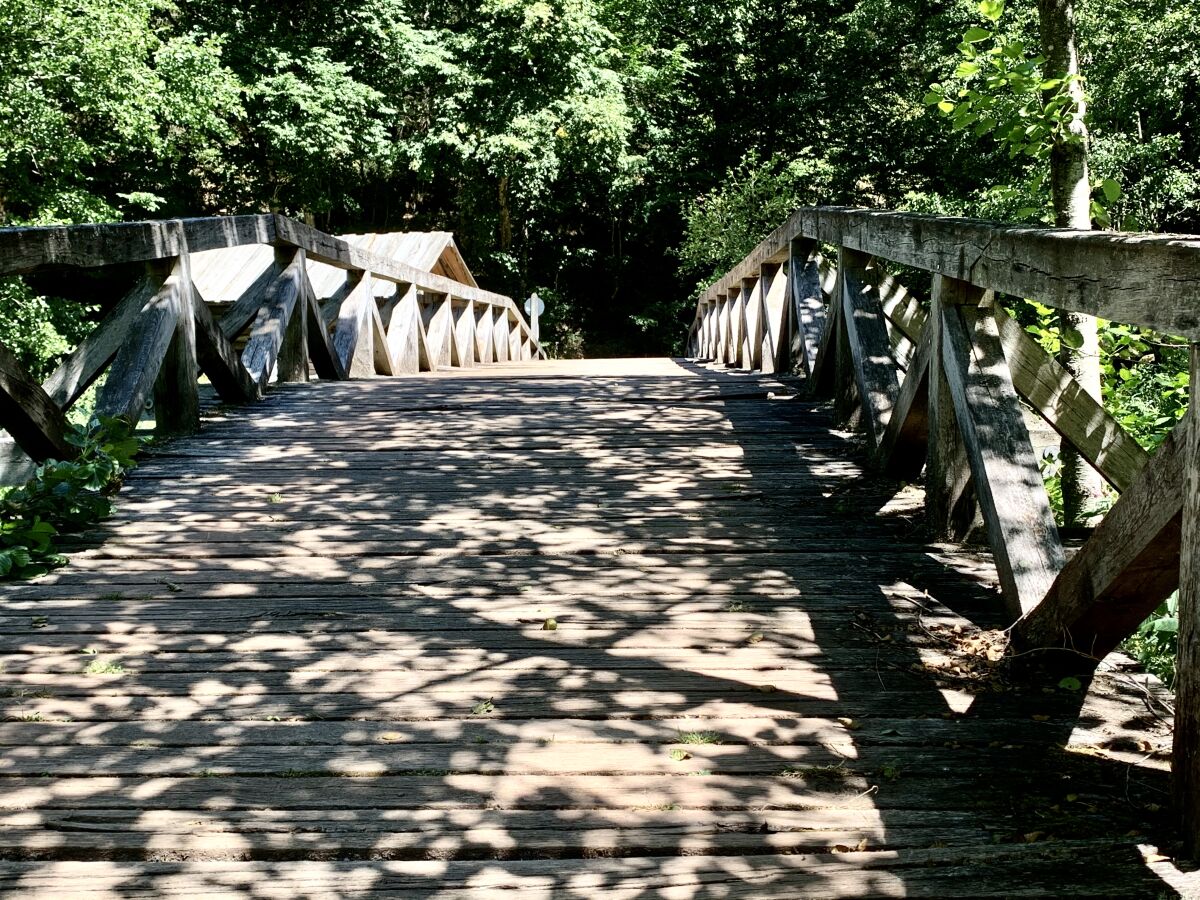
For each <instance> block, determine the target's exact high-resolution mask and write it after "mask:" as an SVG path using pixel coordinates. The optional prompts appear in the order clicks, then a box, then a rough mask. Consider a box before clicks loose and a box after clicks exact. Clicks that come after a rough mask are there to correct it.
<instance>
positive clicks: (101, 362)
mask: <svg viewBox="0 0 1200 900" xmlns="http://www.w3.org/2000/svg"><path fill="white" fill-rule="evenodd" d="M161 283H162V282H161V280H155V279H153V278H149V277H147V278H143V279H141V280H139V281H138V283H137V285H136V286H135V287H134V288H133V290H131V291H130V292H129V293H128V294H126V295H125V296H124V297H123V298H122V299H121V301H120V302H119V303H118V304H117V305H116V306H114V307H113V309H112V311H111V312H110V313H109V314H108V315H107V316H105V317H104V320H103V321H102V322H101V323H100V324H99V325H97V326H96V327H95V328H94V329H92V331H91V332H90V333H89V334H88V336H87V337H85V338H84V339H83V341H81V342H80V344H79V346H78V347H76V348H75V349H74V350H73V351H72V352H71V353H70V354H69V355H68V356H67V358H66V359H64V360H63V361H62V362H61V363H60V364H59V366H58V368H57V369H55V370H54V374H52V375H51V376H50V377H49V378H47V379H46V381H45V383H44V384H43V385H42V387H43V388H44V389H45V391H46V393H47V394H49V395H50V399H52V400H53V401H54V402H55V403H56V404H58V407H59V409H64V410H65V409H68V408H70V406H71V404H73V403H74V402H75V401H76V400H78V399H79V398H80V397H81V396H83V393H84V392H85V391H86V390H87V389H88V388H89V387H91V386H92V383H93V382H95V380H96V379H97V378H99V377H100V373H101V372H103V371H104V368H105V366H107V365H108V364H109V363H110V362H112V358H113V357H114V356H116V355H117V351H118V350H119V349H120V348H121V344H122V342H123V341H124V340H125V335H126V333H127V332H128V331H129V329H130V327H132V325H133V321H134V319H135V318H137V314H138V313H139V312H141V309H142V307H143V306H145V305H146V301H147V300H149V299H150V298H151V297H152V296H154V292H155V291H156V290H158V287H159V285H160V284H161Z"/></svg>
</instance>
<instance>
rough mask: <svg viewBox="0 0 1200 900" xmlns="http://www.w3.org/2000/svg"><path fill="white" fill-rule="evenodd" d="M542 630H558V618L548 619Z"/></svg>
mask: <svg viewBox="0 0 1200 900" xmlns="http://www.w3.org/2000/svg"><path fill="white" fill-rule="evenodd" d="M542 631H558V620H557V619H547V620H546V621H545V622H543V623H542Z"/></svg>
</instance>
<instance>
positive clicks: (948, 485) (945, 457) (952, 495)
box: [925, 275, 982, 540]
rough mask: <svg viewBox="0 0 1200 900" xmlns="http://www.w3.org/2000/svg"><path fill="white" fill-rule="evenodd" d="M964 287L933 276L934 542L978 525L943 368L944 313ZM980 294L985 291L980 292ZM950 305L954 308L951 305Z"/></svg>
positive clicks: (930, 479) (930, 492)
mask: <svg viewBox="0 0 1200 900" xmlns="http://www.w3.org/2000/svg"><path fill="white" fill-rule="evenodd" d="M960 284H961V282H955V281H953V280H952V279H949V278H947V277H945V276H944V275H937V276H934V281H933V303H932V306H931V308H930V316H929V323H930V327H931V328H932V335H931V336H932V347H931V350H930V356H929V458H928V462H927V464H926V470H925V509H926V516H925V517H926V521H927V522H928V523H929V530H930V535H931V537H933V538H934V539H936V540H942V539H950V540H961V539H962V538H963V537H964V536H965V535H966V534H967V532H968V531H969V530H970V529H971V524H972V523H973V522H974V521H975V512H976V502H975V492H974V490H973V489H972V485H971V464H970V462H969V460H968V459H967V451H966V448H965V447H964V445H963V440H962V435H961V434H960V433H959V430H958V420H957V419H956V418H955V415H954V398H953V397H952V395H951V394H950V385H949V384H948V383H947V381H946V372H945V369H944V368H943V363H942V359H943V356H944V353H943V351H942V342H943V341H945V339H946V332H945V329H944V328H943V327H942V315H943V309H944V307H945V306H946V305H947V302H948V301H950V300H952V299H953V298H952V296H951V294H952V292H953V291H954V290H955V288H956V286H958V285H960ZM981 293H982V292H981ZM950 305H952V304H950Z"/></svg>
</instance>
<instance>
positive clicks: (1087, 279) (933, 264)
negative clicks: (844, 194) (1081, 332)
mask: <svg viewBox="0 0 1200 900" xmlns="http://www.w3.org/2000/svg"><path fill="white" fill-rule="evenodd" d="M794 240H808V241H814V242H822V243H827V244H833V245H835V246H842V247H847V248H849V249H852V250H858V251H860V252H863V253H868V254H870V255H872V256H876V257H880V258H882V259H886V260H889V261H891V262H895V263H899V264H901V265H906V266H912V267H914V268H917V269H923V270H925V271H928V272H933V273H937V274H941V275H947V276H950V277H952V278H956V279H959V280H961V281H965V282H969V283H971V284H974V285H976V286H977V287H981V288H984V289H986V290H992V291H996V292H999V293H1004V294H1011V295H1014V296H1020V297H1027V298H1029V299H1032V300H1037V301H1038V302H1040V303H1043V304H1045V305H1047V306H1052V307H1057V308H1059V309H1066V310H1070V311H1073V312H1083V313H1088V314H1091V315H1095V316H1100V317H1102V318H1105V319H1109V320H1112V321H1116V322H1125V323H1130V324H1134V325H1141V326H1143V327H1147V328H1153V329H1155V330H1157V331H1160V332H1163V333H1168V334H1178V335H1182V336H1185V337H1188V338H1190V339H1192V340H1200V235H1169V234H1153V233H1132V232H1111V231H1079V230H1075V229H1068V228H1042V227H1032V226H1026V225H1006V224H1003V223H998V222H989V221H986V220H981V219H967V218H951V217H945V216H931V215H924V214H919V213H904V212H895V211H891V210H877V209H863V208H855V207H840V206H809V207H801V208H800V209H798V210H797V211H796V212H795V213H793V214H792V216H791V217H790V218H789V219H788V220H787V222H785V223H784V224H783V225H781V226H780V227H779V228H776V229H775V231H773V232H772V233H771V234H770V235H768V236H767V238H766V239H764V240H763V241H762V242H761V243H760V244H759V245H758V246H757V247H755V248H754V250H752V251H751V252H750V253H749V254H748V255H747V256H746V257H745V259H743V260H742V261H741V262H740V263H739V264H738V265H737V266H735V267H734V268H733V269H732V270H730V271H729V272H728V273H727V274H726V275H725V276H724V277H723V278H721V279H720V280H718V281H716V282H714V283H713V284H711V285H710V286H709V287H708V288H707V289H706V290H705V291H704V292H703V294H701V296H700V300H699V302H700V303H701V304H708V303H713V302H716V301H717V300H718V299H722V298H724V297H726V296H727V295H728V294H729V293H731V292H736V291H737V290H740V288H741V286H742V280H743V279H746V278H757V277H758V274H759V269H760V267H761V266H762V265H764V264H775V263H782V262H784V261H785V260H786V259H787V258H788V256H789V254H790V252H791V244H792V241H794ZM806 255H807V254H806Z"/></svg>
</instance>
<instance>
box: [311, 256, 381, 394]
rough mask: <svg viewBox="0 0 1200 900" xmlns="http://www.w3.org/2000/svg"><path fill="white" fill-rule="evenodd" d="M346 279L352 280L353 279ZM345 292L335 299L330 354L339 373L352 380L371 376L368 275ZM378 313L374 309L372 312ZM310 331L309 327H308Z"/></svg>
mask: <svg viewBox="0 0 1200 900" xmlns="http://www.w3.org/2000/svg"><path fill="white" fill-rule="evenodd" d="M350 278H352V279H353V278H354V276H353V275H351V276H350ZM352 285H353V286H351V285H347V287H349V290H348V291H347V292H346V293H345V295H344V296H343V297H339V298H336V299H337V304H338V305H337V316H336V318H335V324H334V331H333V352H334V355H335V356H336V357H337V358H338V360H339V361H340V362H341V365H342V369H343V370H344V371H346V372H348V373H349V375H350V377H352V378H367V377H370V376H371V375H374V374H375V353H374V343H373V333H372V327H373V325H372V322H371V307H372V306H375V297H374V295H373V283H372V281H371V273H370V272H365V273H363V274H362V275H361V277H359V278H357V279H354V281H353V282H352ZM376 311H377V312H378V308H376ZM309 327H310V328H311V327H312V326H311V323H310V325H309Z"/></svg>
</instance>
